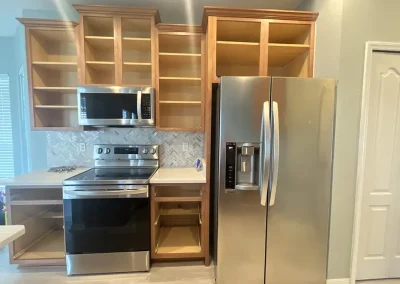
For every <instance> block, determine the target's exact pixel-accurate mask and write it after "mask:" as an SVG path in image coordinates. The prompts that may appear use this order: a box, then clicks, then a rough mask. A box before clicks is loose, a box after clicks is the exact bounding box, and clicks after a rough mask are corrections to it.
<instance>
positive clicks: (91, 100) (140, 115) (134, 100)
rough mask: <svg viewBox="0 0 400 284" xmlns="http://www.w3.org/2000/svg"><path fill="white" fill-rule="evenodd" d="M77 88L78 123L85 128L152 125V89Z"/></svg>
mask: <svg viewBox="0 0 400 284" xmlns="http://www.w3.org/2000/svg"><path fill="white" fill-rule="evenodd" d="M121 89H123V88H119V89H117V90H115V89H113V88H111V87H110V88H108V87H79V88H78V107H79V124H80V125H84V126H154V90H153V89H152V88H146V89H149V90H147V91H146V92H143V91H141V90H138V89H136V88H131V89H127V90H122V91H121Z"/></svg>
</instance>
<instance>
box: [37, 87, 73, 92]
mask: <svg viewBox="0 0 400 284" xmlns="http://www.w3.org/2000/svg"><path fill="white" fill-rule="evenodd" d="M33 89H34V90H35V91H42V92H52V93H56V92H60V93H64V92H76V87H33Z"/></svg>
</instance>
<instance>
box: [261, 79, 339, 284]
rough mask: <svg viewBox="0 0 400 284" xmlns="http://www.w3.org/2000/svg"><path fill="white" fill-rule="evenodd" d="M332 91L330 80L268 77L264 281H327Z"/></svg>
mask: <svg viewBox="0 0 400 284" xmlns="http://www.w3.org/2000/svg"><path fill="white" fill-rule="evenodd" d="M335 94H336V81H335V80H329V79H327V80H325V79H302V78H273V79H272V95H271V97H272V100H273V105H274V108H273V109H274V113H273V117H274V119H273V133H274V134H275V135H274V141H275V142H274V146H273V150H274V151H273V161H275V162H273V170H272V190H271V196H270V200H269V207H268V223H267V251H266V254H267V258H266V283H267V284H293V283H296V284H324V283H326V268H327V257H328V239H329V216H330V201H331V180H332V156H333V140H334V136H333V135H334V117H335V115H334V110H335ZM276 110H278V111H276ZM276 146H278V147H276ZM277 156H278V157H277ZM277 158H278V159H277ZM278 160H279V168H278V169H279V173H278V174H276V173H277V172H276V170H277V161H278ZM274 185H276V186H275V188H274Z"/></svg>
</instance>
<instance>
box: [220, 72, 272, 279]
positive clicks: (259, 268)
mask: <svg viewBox="0 0 400 284" xmlns="http://www.w3.org/2000/svg"><path fill="white" fill-rule="evenodd" d="M270 82H271V79H270V78H268V77H222V78H221V83H220V89H219V99H218V104H219V107H218V109H219V114H218V115H217V117H218V118H217V120H216V121H217V122H219V123H218V127H217V130H216V132H217V136H218V138H217V140H218V141H217V149H218V153H219V157H218V164H217V171H216V172H217V173H218V176H217V177H216V178H215V181H216V184H215V190H216V191H217V192H216V193H217V196H216V212H217V214H218V217H217V222H218V223H217V232H218V233H217V242H216V260H215V261H216V283H218V284H243V283H246V284H263V283H264V277H265V231H266V208H267V207H266V206H262V205H261V198H260V192H259V187H257V188H255V189H253V190H240V189H238V188H237V189H227V186H226V182H225V180H226V157H227V155H226V153H227V143H237V144H238V145H239V144H241V143H246V145H247V144H248V143H253V144H258V145H260V129H261V119H262V111H263V105H264V103H265V102H268V101H269V97H270ZM268 129H269V127H268ZM268 143H269V142H268ZM229 145H230V144H229ZM268 145H269V144H268ZM242 153H243V149H242ZM268 165H269V160H268ZM238 170H239V167H238ZM266 170H269V169H266ZM257 182H258V181H257ZM239 188H240V187H239Z"/></svg>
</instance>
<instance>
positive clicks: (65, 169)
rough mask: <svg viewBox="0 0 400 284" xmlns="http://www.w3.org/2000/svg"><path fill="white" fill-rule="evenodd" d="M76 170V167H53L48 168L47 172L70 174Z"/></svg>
mask: <svg viewBox="0 0 400 284" xmlns="http://www.w3.org/2000/svg"><path fill="white" fill-rule="evenodd" d="M75 170H76V166H71V167H67V166H62V167H53V168H50V169H49V170H48V172H49V173H63V172H67V173H69V172H72V171H75Z"/></svg>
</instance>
